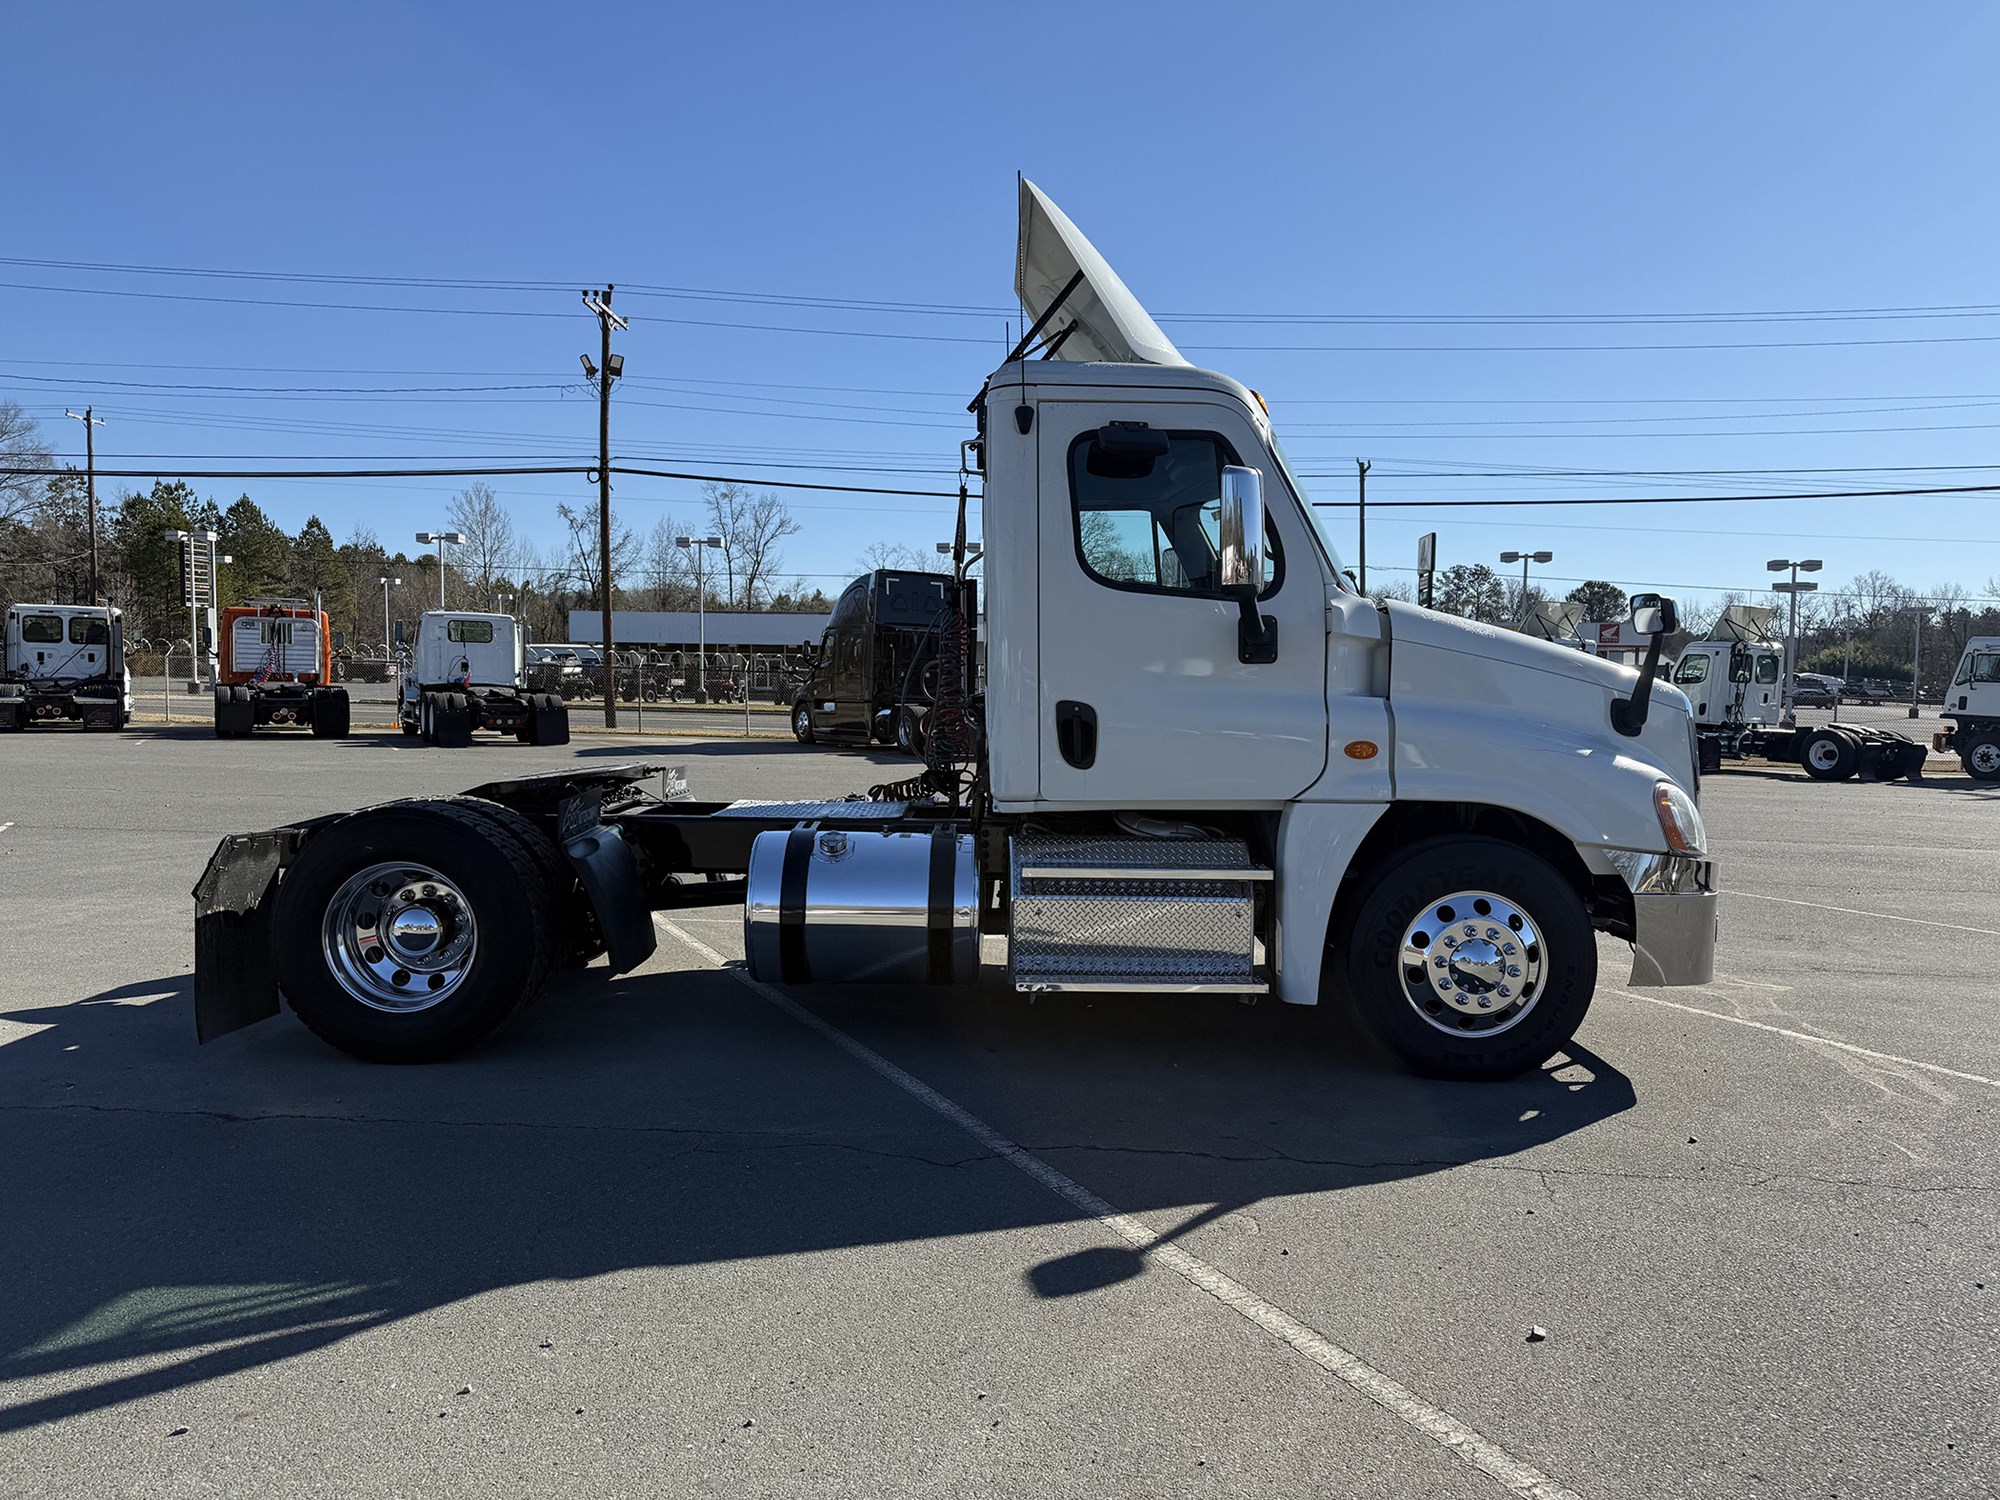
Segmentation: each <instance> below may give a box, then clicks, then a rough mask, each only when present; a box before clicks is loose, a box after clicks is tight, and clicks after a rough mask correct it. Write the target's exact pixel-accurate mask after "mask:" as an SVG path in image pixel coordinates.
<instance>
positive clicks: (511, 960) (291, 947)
mask: <svg viewBox="0 0 2000 1500" xmlns="http://www.w3.org/2000/svg"><path fill="white" fill-rule="evenodd" d="M502 811H503V812H504V811H505V810H504V809H503V810H502ZM376 871H379V872H380V873H379V874H376V875H375V876H374V878H373V879H369V878H368V876H369V875H370V872H376ZM404 890H409V891H413V892H425V893H430V894H429V895H427V896H424V897H423V898H421V899H419V900H417V901H416V902H414V903H403V904H401V905H398V904H397V903H398V902H399V901H400V900H401V895H402V892H403V891H404ZM392 911H393V912H394V914H395V917H396V918H397V919H401V918H403V917H405V916H406V915H407V914H410V913H414V914H415V918H414V920H412V921H410V923H409V928H410V934H411V936H410V941H411V942H413V943H421V942H423V941H425V940H426V935H427V930H428V931H434V932H436V933H437V934H438V935H437V937H436V938H435V940H434V941H433V947H434V950H435V951H436V952H438V953H440V954H442V953H446V952H449V951H450V950H451V949H452V948H453V946H454V945H456V946H457V949H458V953H459V957H458V958H456V959H455V960H454V966H453V967H451V968H449V969H448V970H446V969H439V970H437V971H435V972H431V973H430V974H429V976H428V978H427V977H426V971H425V969H424V967H423V964H422V962H421V959H420V958H412V959H410V961H409V967H408V968H407V969H396V970H394V971H393V973H390V972H389V970H390V968H391V967H392V966H393V964H394V963H395V962H397V961H398V958H397V956H396V953H395V950H394V948H393V947H391V946H389V944H390V942H391V939H390V938H388V937H387V936H384V937H383V939H382V941H381V942H380V943H374V942H371V940H370V938H369V936H368V935H369V934H370V933H382V932H383V931H384V926H385V925H396V924H395V923H394V922H392V921H391V918H389V917H382V916H380V915H379V913H382V912H392ZM554 919H555V906H554V901H553V899H552V894H551V892H550V891H549V889H548V886H547V881H546V877H545V876H544V874H543V870H542V868H541V864H540V863H539V862H538V860H537V859H536V857H535V855H534V854H533V852H532V851H531V849H530V848H528V847H526V846H525V845H524V843H523V841H522V840H521V839H519V838H518V837H517V836H516V835H515V834H514V833H513V832H512V831H510V829H509V828H508V827H507V826H506V824H505V822H504V821H503V820H501V819H497V818H495V817H494V816H493V815H492V814H491V813H490V812H489V811H487V810H485V809H481V810H478V811H474V810H472V809H470V808H468V807H466V806H463V805H461V804H459V803H455V802H392V803H390V804H388V805H387V806H384V807H376V808H370V809H368V810H367V811H365V812H359V813H355V814H353V815H352V816H350V817H347V818H343V819H341V820H340V821H339V822H337V823H334V824H333V825H331V826H330V827H328V828H326V829H324V830H322V831H321V832H320V833H319V834H317V835H316V836H314V837H313V838H312V839H310V840H309V841H308V842H307V843H306V845H305V847H304V848H303V849H302V850H301V851H300V852H299V857H298V859H297V861H296V862H295V863H294V864H293V866H292V868H291V871H290V872H289V873H288V874H287V875H286V877H285V879H284V881H283V882H282V883H281V884H280V885H279V887H278V896H277V902H276V905H275V907H274V909H273V912H272V923H273V928H272V945H271V946H272V949H273V951H274V952H275V953H276V955H277V964H278V981H279V985H280V988H281V989H282V990H283V992H284V995H285V998H286V1000H287V1001H289V1002H290V1004H291V1007H292V1010H293V1011H294V1012H295V1013H296V1014H297V1015H298V1017H299V1019H300V1020H301V1021H303V1022H304V1023H305V1024H306V1025H307V1027H309V1028H310V1029H311V1030H312V1031H313V1033H314V1034H315V1035H317V1036H319V1037H320V1038H321V1039H322V1040H324V1041H326V1042H328V1043H330V1044H331V1045H333V1046H335V1047H338V1048H339V1049H340V1050H341V1051H343V1052H346V1053H349V1054H350V1055H352V1056H355V1057H359V1058H363V1059H365V1060H367V1061H370V1062H409V1063H414V1062H435V1061H438V1060H439V1059H441V1058H446V1057H450V1056H452V1055H453V1054H454V1053H457V1052H462V1051H464V1050H465V1049H466V1048H467V1047H470V1046H472V1045H473V1044H474V1043H476V1042H478V1041H480V1040H481V1039H483V1038H484V1037H486V1036H487V1035H489V1034H490V1033H491V1032H492V1031H493V1030H494V1028H495V1027H497V1026H499V1025H500V1024H501V1023H502V1022H503V1021H505V1020H506V1019H507V1017H509V1016H510V1015H512V1014H513V1013H514V1012H515V1011H516V1010H517V1009H519V1008H520V1006H521V1005H522V1004H523V1003H524V1002H525V1001H526V1000H527V999H528V998H529V997H530V996H532V995H534V994H535V993H536V992H537V991H539V990H540V989H541V987H542V985H543V984H544V983H545V982H546V981H547V979H548V975H549V969H550V966H551V965H552V963H553V962H554V959H555V956H556V939H555V921H554ZM426 924H429V926H428V929H427V927H426ZM371 953H372V954H373V955H374V957H373V958H369V957H368V955H369V954H371ZM394 974H402V975H403V976H404V977H403V979H402V980H401V981H397V980H396V979H395V978H394ZM431 980H438V981H440V982H438V983H436V984H433V983H431V982H430V981H431ZM433 996H435V998H433Z"/></svg>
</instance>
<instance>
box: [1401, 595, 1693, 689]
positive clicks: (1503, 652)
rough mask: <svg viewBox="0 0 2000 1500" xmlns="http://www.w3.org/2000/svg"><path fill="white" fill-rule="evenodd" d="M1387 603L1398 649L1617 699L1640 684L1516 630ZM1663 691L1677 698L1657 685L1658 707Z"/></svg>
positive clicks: (1598, 661)
mask: <svg viewBox="0 0 2000 1500" xmlns="http://www.w3.org/2000/svg"><path fill="white" fill-rule="evenodd" d="M1386 603H1387V607H1388V611H1389V628H1390V632H1391V634H1392V636H1393V637H1394V639H1395V640H1396V641H1397V642H1398V643H1399V644H1400V643H1403V642H1409V643H1411V644H1421V645H1426V646H1435V647H1437V648H1439V649H1440V650H1445V651H1453V652H1458V653H1460V654H1462V655H1466V656H1476V657H1480V658H1482V659H1483V660H1486V661H1491V662H1504V663H1506V664H1507V665H1509V666H1514V667H1523V668H1526V669H1528V670H1529V671H1534V672H1552V673H1554V674H1555V675H1556V676H1558V677H1569V678H1574V679H1575V680H1576V681H1578V682H1589V683H1596V684H1599V685H1600V686H1602V687H1605V688H1607V689H1609V690H1610V691H1612V692H1614V693H1617V694H1619V695H1621V696H1622V695H1625V694H1629V693H1630V692H1631V691H1632V689H1633V687H1634V686H1636V685H1637V683H1638V681H1639V674H1638V672H1636V671H1635V670H1633V669H1632V668H1631V667H1627V666H1621V665H1619V664H1618V663H1617V662H1612V661H1606V660H1604V659H1603V658H1602V657H1598V656H1592V655H1591V654H1590V653H1589V652H1587V651H1578V650H1576V649H1575V648H1573V647H1570V646H1558V645H1557V644H1556V643H1555V642H1553V641H1544V640H1538V639H1537V638H1536V637H1534V636H1531V635H1522V634H1521V633H1520V632H1519V631H1515V630H1502V629H1501V628H1500V627H1499V626H1497V625H1483V624H1481V623H1480V622H1479V621H1477V620H1466V619H1461V618H1460V617H1459V616H1457V615H1443V614H1439V613H1437V612H1436V611H1435V610H1428V609H1419V608H1417V606H1415V605H1413V604H1403V603H1401V602H1399V601H1397V600H1394V599H1391V600H1388V601H1386ZM1662 688H1665V689H1666V691H1667V692H1669V693H1671V694H1673V695H1674V696H1676V697H1678V696H1680V693H1679V690H1678V689H1676V688H1667V687H1666V684H1664V683H1660V684H1656V685H1655V687H1654V689H1653V696H1654V700H1655V701H1656V702H1657V701H1658V699H1659V697H1660V694H1661V690H1662Z"/></svg>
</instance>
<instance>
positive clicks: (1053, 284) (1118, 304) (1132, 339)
mask: <svg viewBox="0 0 2000 1500" xmlns="http://www.w3.org/2000/svg"><path fill="white" fill-rule="evenodd" d="M1079 274H1081V276H1082V277H1083V280H1082V281H1081V282H1079V283H1078V285H1077V287H1076V289H1075V290H1074V291H1072V292H1071V293H1070V294H1069V295H1068V296H1067V297H1063V296H1062V291H1063V288H1064V287H1066V286H1068V285H1069V284H1070V282H1071V281H1072V280H1073V279H1074V278H1075V277H1076V276H1078V275H1079ZM1014 291H1015V294H1016V295H1017V296H1019V297H1020V299H1021V305H1022V306H1023V307H1024V308H1026V309H1027V312H1028V316H1029V317H1030V318H1033V319H1039V318H1040V317H1041V316H1042V314H1043V313H1045V312H1047V311H1048V310H1049V308H1050V307H1051V306H1053V305H1054V304H1055V302H1056V299H1057V298H1059V297H1061V298H1062V305H1061V307H1059V308H1057V310H1056V315H1055V316H1054V317H1053V318H1051V319H1050V320H1049V324H1048V326H1047V327H1046V328H1044V329H1043V330H1042V332H1043V334H1044V335H1048V334H1052V333H1057V332H1060V331H1061V330H1062V328H1063V327H1064V326H1065V325H1067V324H1068V323H1069V322H1070V321H1071V320H1072V319H1074V320H1075V321H1076V328H1075V330H1074V331H1073V332H1072V333H1070V334H1069V336H1068V337H1067V338H1065V339H1064V340H1063V342H1062V346H1061V347H1060V348H1059V349H1057V350H1056V352H1055V354H1054V356H1053V357H1054V358H1056V359H1074V360H1101V361H1105V362H1108V363H1112V364H1140V365H1185V364H1186V363H1187V361H1186V360H1185V359H1184V358H1182V357H1181V352H1180V350H1178V349H1176V348H1175V347H1174V345H1173V341H1172V340H1171V339H1169V338H1168V337H1167V336H1166V335H1165V334H1164V333H1162V332H1161V331H1160V325H1159V324H1157V323H1155V322H1154V321H1153V319H1152V317H1151V315H1150V314H1148V313H1147V311H1146V309H1145V308H1143V307H1141V306H1140V305H1139V299H1138V298H1137V297H1134V296H1133V295H1132V293H1131V292H1130V290H1128V289H1127V287H1126V285H1125V283H1124V282H1122V281H1120V280H1119V279H1118V273H1117V272H1116V271H1114V270H1112V269H1111V267H1110V266H1109V265H1107V264H1106V263H1105V259H1104V257H1103V256H1101V255H1099V254H1098V253H1097V247H1096V246H1095V245H1093V244H1091V243H1090V241H1089V240H1087V239H1085V238H1084V237H1083V231H1082V230H1081V229H1078V228H1077V227H1076V225H1074V224H1072V223H1071V222H1070V221H1069V216H1068V215H1067V214H1065V213H1064V212H1063V211H1062V210H1061V209H1059V208H1057V207H1056V206H1055V204H1053V203H1051V202H1050V201H1049V197H1048V194H1046V193H1044V192H1043V191H1042V190H1041V189H1040V188H1038V187H1036V186H1035V185H1034V184H1033V183H1032V182H1030V181H1028V179H1027V178H1025V177H1023V178H1022V179H1021V233H1020V239H1019V242H1018V243H1017V244H1016V246H1015V251H1014Z"/></svg>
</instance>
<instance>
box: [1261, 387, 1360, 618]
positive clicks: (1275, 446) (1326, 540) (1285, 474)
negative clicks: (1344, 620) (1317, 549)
mask: <svg viewBox="0 0 2000 1500" xmlns="http://www.w3.org/2000/svg"><path fill="white" fill-rule="evenodd" d="M1270 438H1271V456H1272V457H1273V458H1275V459H1276V460H1277V461H1278V474H1279V476H1280V477H1281V478H1282V479H1283V480H1284V481H1285V483H1286V485H1287V486H1288V487H1289V488H1290V489H1291V492H1292V495H1293V497H1294V498H1296V499H1297V500H1298V502H1299V509H1301V510H1303V511H1304V512H1305V513H1306V518H1307V519H1308V520H1309V521H1310V522H1311V523H1312V529H1313V531H1314V533H1315V534H1316V535H1317V536H1318V537H1319V544H1320V546H1322V547H1324V548H1325V549H1326V557H1327V561H1328V562H1330V563H1332V564H1333V576H1334V579H1335V581H1336V582H1338V583H1339V585H1340V587H1342V588H1344V589H1352V588H1353V587H1354V585H1353V584H1351V583H1349V582H1348V579H1347V570H1346V565H1345V564H1343V563H1342V562H1341V560H1340V548H1338V547H1336V546H1335V545H1334V543H1333V538H1332V536H1330V535H1329V534H1328V532H1327V529H1326V522H1325V520H1324V518H1322V517H1321V515H1320V513H1319V511H1318V510H1317V509H1316V508H1315V507H1314V505H1313V503H1312V497H1311V496H1309V495H1308V494H1307V493H1306V487H1305V486H1304V485H1302V484H1300V483H1299V476H1298V473H1297V471H1296V470H1294V469H1293V468H1292V461H1291V460H1290V459H1289V458H1287V457H1285V445H1284V444H1283V443H1281V442H1279V441H1278V429H1277V428H1275V427H1273V428H1271V429H1270Z"/></svg>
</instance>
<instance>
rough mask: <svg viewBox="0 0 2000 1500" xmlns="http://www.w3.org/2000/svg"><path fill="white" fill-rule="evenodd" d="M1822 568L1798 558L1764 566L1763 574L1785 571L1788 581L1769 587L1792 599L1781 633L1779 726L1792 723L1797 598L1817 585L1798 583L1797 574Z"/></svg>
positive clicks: (1813, 561)
mask: <svg viewBox="0 0 2000 1500" xmlns="http://www.w3.org/2000/svg"><path fill="white" fill-rule="evenodd" d="M1824 566H1826V565H1825V564H1824V563H1822V562H1821V561H1820V560H1819V559H1818V558H1817V557H1807V558H1801V559H1799V560H1798V561H1794V560H1793V559H1791V558H1789V557H1774V558H1772V559H1771V560H1770V561H1769V562H1767V563H1765V564H1764V571H1765V572H1767V573H1783V572H1786V571H1787V570H1789V571H1790V573H1791V575H1792V576H1791V580H1790V581H1789V582H1787V583H1774V584H1772V585H1771V592H1772V593H1774V594H1790V595H1791V596H1792V617H1791V624H1790V626H1789V628H1788V629H1787V630H1786V631H1785V680H1784V683H1783V685H1782V686H1781V687H1780V688H1779V690H1778V710H1779V712H1778V719H1779V722H1781V723H1785V724H1789V723H1791V722H1792V717H1793V712H1794V711H1793V708H1792V699H1793V697H1794V696H1795V695H1796V694H1797V692H1798V675H1799V595H1801V594H1812V593H1817V592H1818V591H1819V585H1818V584H1816V583H1814V582H1813V581H1812V580H1811V579H1807V580H1806V581H1805V582H1804V583H1800V582H1799V574H1801V573H1817V572H1818V571H1819V570H1820V569H1821V568H1823V567H1824Z"/></svg>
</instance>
